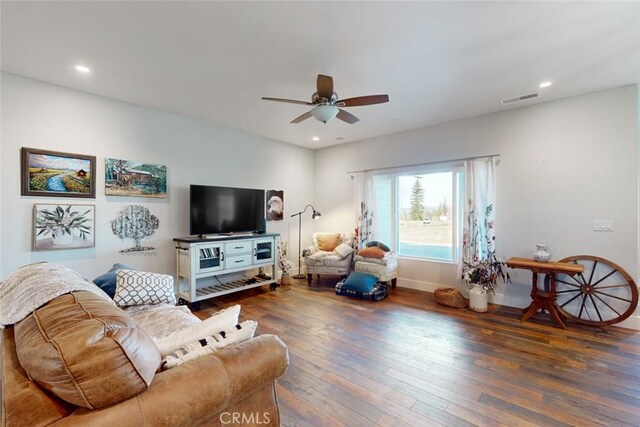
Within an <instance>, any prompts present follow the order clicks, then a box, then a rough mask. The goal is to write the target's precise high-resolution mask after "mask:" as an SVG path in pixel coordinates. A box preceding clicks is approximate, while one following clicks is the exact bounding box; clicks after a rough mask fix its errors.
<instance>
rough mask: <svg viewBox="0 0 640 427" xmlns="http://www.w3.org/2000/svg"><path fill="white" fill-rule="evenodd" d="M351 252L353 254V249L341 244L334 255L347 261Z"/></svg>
mask: <svg viewBox="0 0 640 427" xmlns="http://www.w3.org/2000/svg"><path fill="white" fill-rule="evenodd" d="M351 252H353V248H352V247H351V246H350V245H347V244H346V243H340V244H339V245H338V246H336V248H335V249H334V250H333V253H334V254H336V255H337V256H339V257H340V259H345V258H346V257H348V256H349V254H350V253H351Z"/></svg>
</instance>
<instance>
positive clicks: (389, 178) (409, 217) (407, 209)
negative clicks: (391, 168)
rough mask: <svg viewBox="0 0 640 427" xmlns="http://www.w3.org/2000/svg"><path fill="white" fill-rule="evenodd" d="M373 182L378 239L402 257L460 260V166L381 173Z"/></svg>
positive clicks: (461, 183) (461, 173)
mask: <svg viewBox="0 0 640 427" xmlns="http://www.w3.org/2000/svg"><path fill="white" fill-rule="evenodd" d="M373 183H374V190H375V204H376V212H377V214H378V215H377V216H378V228H379V230H378V235H379V240H381V241H383V242H391V245H392V247H393V248H394V249H395V251H396V252H397V253H398V255H400V256H403V257H409V258H422V259H431V260H439V261H449V262H455V261H457V260H458V259H459V258H460V247H461V239H460V228H461V227H460V226H461V223H462V203H461V198H462V194H463V172H462V166H461V165H460V166H455V167H448V168H444V169H443V168H438V169H424V168H423V169H416V168H412V169H411V170H404V171H399V172H395V173H391V174H390V173H386V174H380V175H376V176H374V177H373Z"/></svg>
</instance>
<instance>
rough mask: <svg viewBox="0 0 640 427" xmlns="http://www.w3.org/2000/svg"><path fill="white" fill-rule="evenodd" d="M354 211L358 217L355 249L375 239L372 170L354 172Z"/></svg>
mask: <svg viewBox="0 0 640 427" xmlns="http://www.w3.org/2000/svg"><path fill="white" fill-rule="evenodd" d="M353 184H354V195H355V197H354V211H355V217H356V227H355V238H354V239H353V246H354V249H356V250H360V249H362V248H364V246H365V243H366V242H368V241H371V240H375V236H376V234H377V232H376V230H377V222H376V220H375V218H376V216H375V206H376V205H375V191H374V186H373V174H372V173H371V172H356V173H354V174H353Z"/></svg>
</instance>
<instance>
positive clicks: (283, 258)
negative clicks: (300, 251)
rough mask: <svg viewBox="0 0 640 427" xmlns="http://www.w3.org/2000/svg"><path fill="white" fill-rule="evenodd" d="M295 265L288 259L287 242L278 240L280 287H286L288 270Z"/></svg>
mask: <svg viewBox="0 0 640 427" xmlns="http://www.w3.org/2000/svg"><path fill="white" fill-rule="evenodd" d="M294 266H295V264H294V263H293V261H291V260H290V259H289V245H288V244H287V242H283V241H282V240H280V241H279V242H278V268H279V269H280V270H281V271H282V276H281V278H280V284H281V285H288V284H289V283H290V282H289V270H291V269H292V268H293V267H294Z"/></svg>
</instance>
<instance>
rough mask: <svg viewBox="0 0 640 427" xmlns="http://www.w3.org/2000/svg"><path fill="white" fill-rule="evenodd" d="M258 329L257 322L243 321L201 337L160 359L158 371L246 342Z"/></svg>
mask: <svg viewBox="0 0 640 427" xmlns="http://www.w3.org/2000/svg"><path fill="white" fill-rule="evenodd" d="M257 327H258V322H255V321H253V320H245V321H244V322H242V323H240V324H236V325H235V326H232V327H230V328H227V329H225V330H223V331H220V332H217V333H215V334H212V335H211V336H207V337H203V338H201V339H199V340H197V341H192V342H190V343H189V344H187V345H185V346H183V347H180V348H178V349H176V350H175V351H173V352H171V353H170V354H168V355H166V356H165V357H163V358H162V363H161V364H160V369H162V370H163V371H165V370H167V369H171V368H174V367H176V366H179V365H182V364H183V363H184V362H188V361H189V360H193V359H197V358H198V357H201V356H204V355H205V354H209V353H213V352H214V351H216V350H220V349H221V348H225V347H227V346H230V345H232V344H237V343H239V342H243V341H246V340H248V339H251V338H253V334H254V333H255V331H256V328H257Z"/></svg>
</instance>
